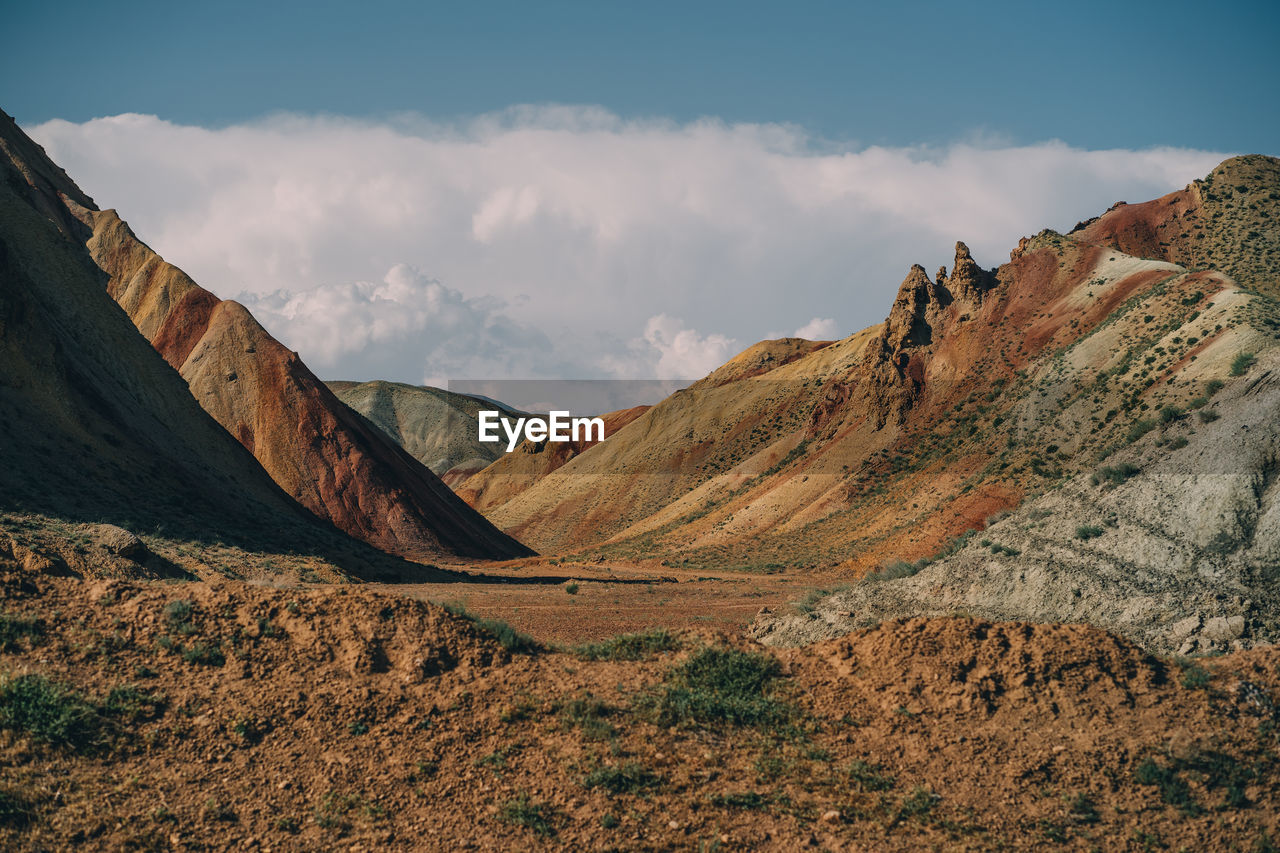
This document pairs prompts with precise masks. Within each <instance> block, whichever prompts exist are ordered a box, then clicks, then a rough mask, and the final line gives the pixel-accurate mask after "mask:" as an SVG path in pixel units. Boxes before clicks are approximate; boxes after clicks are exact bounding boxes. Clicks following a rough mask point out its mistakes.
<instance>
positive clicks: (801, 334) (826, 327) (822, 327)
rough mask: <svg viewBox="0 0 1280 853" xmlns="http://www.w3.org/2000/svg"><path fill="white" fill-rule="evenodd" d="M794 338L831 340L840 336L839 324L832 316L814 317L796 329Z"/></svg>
mask: <svg viewBox="0 0 1280 853" xmlns="http://www.w3.org/2000/svg"><path fill="white" fill-rule="evenodd" d="M792 337H794V338H807V339H808V340H811V341H829V340H832V339H833V338H837V337H839V326H837V325H836V321H835V320H833V319H832V318H830V317H814V318H813V319H812V320H810V321H809V322H807V323H805V324H804V325H803V326H801V327H800V328H798V329H796V331H795V334H793V335H792Z"/></svg>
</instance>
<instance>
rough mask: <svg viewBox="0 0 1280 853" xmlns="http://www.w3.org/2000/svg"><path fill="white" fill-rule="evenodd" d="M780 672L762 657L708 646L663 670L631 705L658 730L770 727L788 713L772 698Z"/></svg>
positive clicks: (775, 663) (775, 664) (788, 709)
mask: <svg viewBox="0 0 1280 853" xmlns="http://www.w3.org/2000/svg"><path fill="white" fill-rule="evenodd" d="M781 672H782V668H781V667H780V666H779V664H778V661H777V660H775V659H774V658H773V657H771V656H769V655H767V654H760V653H757V652H743V651H738V650H737V649H732V648H723V647H717V646H709V647H707V648H704V649H702V650H701V651H699V652H698V653H697V654H695V655H694V656H693V657H691V658H689V660H687V661H685V662H684V663H683V664H681V665H680V666H678V667H675V668H674V669H672V670H671V671H670V672H668V673H667V676H666V679H665V680H664V683H663V685H662V686H661V688H660V689H659V690H658V691H657V692H656V693H650V694H646V695H645V696H642V697H640V699H638V700H637V704H638V707H639V709H640V710H642V711H647V712H648V713H649V715H650V716H651V717H652V718H653V720H654V721H655V722H656V723H658V724H659V725H663V726H674V725H681V724H692V725H700V726H716V725H729V726H766V725H774V724H778V723H782V722H785V721H786V720H788V719H789V718H790V717H791V716H792V713H793V709H792V708H791V706H790V705H788V704H787V703H785V702H782V701H780V700H779V699H777V698H775V697H774V696H773V695H772V693H773V689H774V682H775V681H776V680H777V679H778V678H779V677H780V676H781Z"/></svg>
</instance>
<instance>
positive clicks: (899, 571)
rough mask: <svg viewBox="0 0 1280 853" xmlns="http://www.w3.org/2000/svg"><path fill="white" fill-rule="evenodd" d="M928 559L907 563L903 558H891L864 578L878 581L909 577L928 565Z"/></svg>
mask: <svg viewBox="0 0 1280 853" xmlns="http://www.w3.org/2000/svg"><path fill="white" fill-rule="evenodd" d="M928 565H929V561H928V560H924V559H921V560H916V561H915V562H914V563H908V562H907V561H905V560H891V561H889V562H888V563H885V564H884V565H883V566H881V567H880V568H879V569H878V570H877V571H874V572H870V573H869V574H868V575H867V576H866V580H867V581H869V582H872V583H875V582H879V581H895V580H900V579H901V578H909V577H911V576H912V575H918V574H919V573H920V572H921V571H922V570H924V569H925V568H926V567H928Z"/></svg>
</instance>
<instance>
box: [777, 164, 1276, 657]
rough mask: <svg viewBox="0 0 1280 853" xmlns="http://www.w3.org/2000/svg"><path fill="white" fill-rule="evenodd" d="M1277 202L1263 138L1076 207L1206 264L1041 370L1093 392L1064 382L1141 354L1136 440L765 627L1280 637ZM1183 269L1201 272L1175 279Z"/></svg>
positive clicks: (1213, 639)
mask: <svg viewBox="0 0 1280 853" xmlns="http://www.w3.org/2000/svg"><path fill="white" fill-rule="evenodd" d="M1277 216H1280V161H1277V160H1275V159H1273V158H1268V157H1259V156H1251V157H1240V158H1234V159H1232V160H1228V161H1226V162H1224V163H1223V164H1221V165H1220V166H1219V167H1218V168H1216V169H1214V170H1213V172H1212V173H1211V174H1210V175H1209V176H1208V177H1207V178H1206V179H1204V180H1202V181H1196V182H1194V183H1193V184H1191V185H1190V186H1188V187H1187V188H1185V189H1183V190H1179V191H1178V192H1175V193H1170V194H1169V195H1167V196H1164V197H1163V198H1160V199H1157V200H1155V201H1151V202H1146V203H1143V204H1135V205H1128V204H1123V203H1121V204H1118V205H1116V206H1114V207H1112V208H1111V210H1109V211H1108V212H1107V213H1105V214H1104V215H1102V216H1101V217H1098V218H1096V219H1094V220H1090V221H1089V222H1086V223H1081V224H1080V225H1079V226H1077V228H1076V229H1075V230H1073V231H1072V232H1071V235H1070V236H1069V238H1067V239H1070V240H1072V241H1073V242H1077V243H1078V244H1079V245H1081V246H1085V247H1090V248H1092V249H1094V250H1102V251H1119V250H1122V249H1123V250H1126V251H1131V252H1140V253H1145V254H1148V255H1152V256H1156V257H1159V258H1161V259H1165V260H1172V261H1177V262H1179V263H1182V264H1186V265H1189V266H1192V267H1198V268H1199V269H1198V270H1197V271H1195V272H1188V273H1180V274H1179V275H1178V276H1177V277H1176V278H1173V279H1169V280H1166V281H1164V282H1161V283H1159V284H1157V285H1156V286H1155V287H1153V288H1150V289H1148V290H1147V291H1145V292H1139V293H1138V294H1135V296H1133V297H1130V298H1129V300H1128V301H1127V302H1126V303H1124V304H1123V305H1122V306H1121V307H1120V308H1118V309H1116V310H1115V311H1113V312H1112V313H1111V314H1110V315H1109V316H1108V325H1107V327H1106V328H1104V329H1100V330H1099V331H1097V332H1096V333H1094V334H1092V335H1086V336H1082V337H1081V338H1080V339H1079V340H1078V341H1076V342H1074V343H1073V344H1072V345H1071V346H1069V347H1067V348H1064V349H1063V350H1061V351H1059V352H1057V353H1055V356H1054V359H1053V360H1052V361H1050V362H1049V363H1048V364H1046V365H1045V367H1044V368H1042V369H1041V371H1039V372H1038V374H1037V375H1039V376H1040V377H1042V381H1041V382H1040V384H1039V387H1040V390H1041V391H1044V392H1046V393H1045V394H1044V395H1043V396H1042V397H1041V400H1040V401H1039V405H1040V407H1042V408H1045V409H1048V410H1049V411H1051V412H1055V413H1056V411H1058V410H1062V409H1065V410H1066V411H1070V410H1071V409H1072V408H1078V405H1077V404H1070V405H1068V406H1066V407H1063V406H1061V405H1060V402H1059V399H1058V398H1059V397H1060V396H1061V394H1062V393H1063V392H1065V393H1066V394H1068V395H1070V394H1072V393H1074V390H1075V389H1080V388H1085V389H1086V391H1092V392H1093V393H1100V390H1101V389H1105V388H1106V387H1107V386H1108V385H1111V384H1114V383H1115V382H1125V381H1126V380H1127V379H1129V377H1131V376H1132V375H1133V373H1134V371H1135V370H1138V367H1139V365H1141V366H1142V370H1138V373H1137V377H1138V378H1140V379H1141V382H1140V383H1138V384H1137V385H1136V386H1134V385H1133V383H1132V380H1129V382H1128V384H1127V385H1126V386H1124V387H1127V388H1128V394H1129V396H1128V397H1127V401H1128V402H1129V409H1130V410H1132V411H1135V412H1136V413H1137V414H1136V418H1137V419H1136V420H1133V421H1130V423H1129V427H1128V431H1127V432H1126V433H1125V435H1124V436H1123V438H1122V440H1121V441H1119V442H1115V443H1105V442H1104V443H1102V444H1101V446H1099V444H1098V443H1097V442H1085V443H1083V444H1082V445H1081V446H1082V447H1083V448H1084V449H1085V450H1087V451H1089V452H1088V455H1087V456H1086V461H1087V462H1088V463H1089V466H1090V468H1091V470H1086V471H1080V472H1078V473H1074V475H1073V476H1069V477H1066V478H1065V479H1063V480H1061V481H1059V482H1058V483H1056V484H1055V485H1054V486H1053V487H1052V488H1051V489H1047V490H1044V493H1043V494H1040V495H1038V496H1035V497H1034V498H1033V499H1031V500H1029V501H1027V502H1026V503H1025V504H1023V505H1022V506H1020V507H1018V508H1017V510H1016V511H1014V512H1013V513H1011V514H1007V517H996V518H992V519H990V520H989V525H988V526H987V527H986V529H985V530H984V531H983V533H982V534H981V535H980V536H971V537H969V538H967V539H966V540H965V541H963V542H957V543H956V544H955V546H954V547H952V548H950V549H948V553H944V554H942V555H941V556H940V558H939V559H937V560H935V561H933V562H932V563H928V562H927V561H926V562H922V563H916V564H913V565H907V564H904V563H899V564H897V565H894V566H892V567H890V569H889V570H888V571H887V572H881V573H879V574H877V575H875V576H873V577H872V579H871V580H872V582H871V583H859V584H855V585H853V586H852V587H850V588H848V589H845V590H842V591H839V592H837V593H835V594H833V595H830V596H828V597H826V598H817V599H815V600H813V601H810V602H809V603H808V605H807V607H806V610H807V611H808V612H806V613H805V614H803V615H794V614H786V613H779V614H765V615H763V616H762V618H760V619H759V620H758V621H757V623H756V625H755V626H754V629H753V634H754V636H756V637H757V638H758V639H761V640H763V641H766V642H770V643H775V644H794V643H803V642H811V641H813V640H816V639H820V638H825V637H835V636H840V635H841V634H843V633H846V632H847V631H848V630H849V628H851V627H852V626H854V625H858V624H866V623H869V622H875V621H878V620H879V619H882V618H893V617H895V616H898V615H902V614H908V613H909V614H913V615H914V614H929V613H952V612H957V611H961V612H965V613H972V614H975V615H982V616H986V617H988V618H1000V617H999V616H997V614H1017V615H1016V618H1025V619H1036V620H1042V621H1055V622H1062V621H1089V622H1092V623H1094V624H1098V625H1103V626H1106V627H1107V628H1109V629H1111V630H1116V631H1119V632H1121V633H1123V634H1125V635H1126V636H1128V637H1131V638H1133V639H1135V640H1138V641H1139V642H1141V643H1142V644H1143V645H1144V646H1146V647H1147V648H1151V649H1154V650H1157V651H1161V652H1164V653H1174V652H1176V653H1179V654H1194V653H1212V652H1221V651H1224V650H1228V649H1232V648H1241V647H1244V646H1248V645H1253V644H1256V643H1268V642H1274V641H1275V639H1276V638H1277V637H1280V594H1278V593H1277V589H1278V588H1277V584H1276V582H1277V580H1280V486H1278V485H1277V479H1278V478H1277V473H1278V472H1280V461H1278V460H1280V431H1278V430H1277V424H1280V347H1278V346H1277V338H1278V337H1280V311H1278V310H1277V303H1276V301H1275V299H1274V296H1275V294H1276V293H1277V292H1278V291H1277V286H1276V285H1277V282H1278V281H1280V254H1278V253H1277V244H1278V243H1280V239H1278V238H1280V228H1277V226H1276V221H1277V220H1276V217H1277ZM1026 248H1027V246H1026V245H1025V244H1024V246H1023V247H1022V249H1024V250H1025V249H1026ZM1179 269H1181V268H1179ZM1215 270H1221V271H1224V272H1225V273H1228V274H1230V275H1231V276H1232V277H1233V278H1227V277H1226V276H1225V275H1224V274H1223V272H1217V271H1215ZM1186 281H1192V282H1195V287H1194V288H1192V289H1187V288H1185V285H1184V286H1183V288H1180V289H1176V290H1175V289H1174V288H1176V287H1177V286H1178V285H1179V284H1180V283H1181V282H1186ZM1171 294H1172V295H1173V296H1175V297H1177V298H1176V301H1173V302H1171V301H1170V296H1171ZM1188 310H1190V314H1186V312H1187V311H1188ZM1181 314H1186V316H1185V317H1181V316H1180V315H1181ZM1139 318H1140V319H1139ZM1142 330H1151V331H1149V332H1147V333H1146V334H1145V335H1144V334H1142ZM1104 355H1105V356H1107V357H1108V360H1107V361H1103V362H1099V360H1098V359H1099V356H1104ZM1089 367H1092V368H1094V369H1093V370H1088V369H1086V368H1089ZM1090 377H1092V383H1091V384H1089V383H1088V380H1089V378H1090ZM1188 394H1191V395H1194V396H1192V397H1191V398H1190V399H1187V395H1188ZM1122 408H1123V406H1122ZM1117 414H1118V413H1117ZM1075 422H1076V423H1077V424H1080V425H1081V426H1084V424H1083V423H1082V422H1081V421H1080V420H1079V419H1077V420H1076V421H1075ZM1092 429H1096V426H1095V427H1093V428H1092ZM1049 449H1050V448H1048V447H1046V448H1045V451H1048V450H1049ZM1053 449H1054V450H1057V449H1058V448H1053ZM1044 455H1045V456H1047V453H1046V454H1044ZM1043 464H1046V463H1044V462H1042V465H1043ZM1049 464H1054V463H1049ZM877 581H880V582H877Z"/></svg>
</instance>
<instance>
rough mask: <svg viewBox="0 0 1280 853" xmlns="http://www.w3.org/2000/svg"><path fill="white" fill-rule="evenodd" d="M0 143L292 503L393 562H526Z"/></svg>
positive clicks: (235, 313)
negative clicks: (445, 557)
mask: <svg viewBox="0 0 1280 853" xmlns="http://www.w3.org/2000/svg"><path fill="white" fill-rule="evenodd" d="M0 115H2V114H0ZM0 139H3V140H4V143H5V151H6V153H8V155H9V160H10V161H11V164H12V167H13V169H15V170H16V174H20V175H21V176H22V179H23V181H24V183H25V184H26V185H27V187H28V188H29V189H28V194H29V195H31V196H33V197H34V198H33V201H32V202H31V203H32V204H33V205H35V206H36V207H37V208H38V209H39V210H41V211H42V212H43V213H45V214H46V215H47V216H49V217H51V218H52V219H54V221H56V222H58V223H60V224H61V225H62V227H63V228H64V230H65V232H66V233H68V234H70V233H74V234H76V236H77V238H78V239H83V240H85V241H86V244H87V246H88V249H89V253H90V255H91V257H92V259H93V262H94V263H95V264H96V265H97V266H98V267H99V268H100V269H101V270H102V271H103V272H104V273H106V280H105V281H104V282H103V283H104V285H105V287H106V290H107V292H108V293H109V294H110V295H111V297H113V298H114V299H115V300H116V302H118V303H119V304H120V306H121V307H122V308H124V310H125V312H126V313H127V314H128V315H129V317H130V318H131V319H132V320H133V322H134V324H135V325H136V326H137V328H138V330H139V331H141V332H142V334H143V335H144V336H145V337H146V338H147V339H148V340H149V341H151V343H152V345H153V346H154V347H155V348H156V350H157V351H158V352H159V353H160V354H161V355H162V356H163V357H164V359H165V360H166V361H168V362H169V364H170V365H171V366H173V368H175V369H176V370H177V371H178V372H179V373H180V374H181V375H182V377H183V378H184V379H185V380H186V381H187V383H188V385H189V386H190V389H191V393H192V394H193V395H194V396H195V398H196V399H197V400H198V401H199V403H200V405H201V406H203V407H204V409H205V410H206V411H208V412H209V413H210V414H211V415H213V417H214V418H215V419H216V420H217V421H218V422H219V423H220V424H222V426H223V427H224V428H225V429H226V430H227V431H228V432H230V433H231V434H232V435H233V436H235V438H236V439H238V440H239V441H240V443H241V444H242V445H244V446H245V447H246V448H247V449H248V450H249V451H250V452H252V453H253V454H254V456H255V457H257V459H258V461H259V462H260V463H261V464H262V467H263V468H265V469H266V471H267V473H269V474H270V475H271V477H272V478H273V479H274V480H275V481H276V482H277V483H278V484H279V485H280V486H281V487H282V488H283V489H284V490H285V492H286V493H288V494H289V495H290V496H291V497H293V498H294V499H295V500H297V501H298V502H299V503H300V504H302V505H303V506H304V507H306V508H307V509H309V510H310V511H311V512H313V513H315V514H316V515H317V516H319V517H320V518H322V519H325V520H326V521H330V522H332V523H333V524H334V525H335V526H337V527H338V528H339V529H341V530H344V531H346V532H347V533H350V534H351V535H353V536H355V537H357V538H359V539H362V540H364V541H365V542H368V543H369V544H371V545H374V546H376V547H378V548H381V549H383V550H385V551H388V552H390V553H394V554H398V555H401V556H406V557H411V558H433V557H438V556H440V555H442V554H455V555H459V556H464V557H474V558H509V557H516V556H522V555H526V554H528V553H530V552H529V550H528V549H527V548H525V547H524V546H522V545H521V544H520V543H519V542H516V541H515V540H514V539H512V538H511V537H510V536H507V535H505V534H503V533H502V532H501V531H499V530H497V529H496V528H494V527H493V525H491V524H490V523H489V522H488V521H486V520H485V519H484V518H483V516H481V515H480V514H479V513H477V512H475V511H474V510H472V509H471V508H470V507H468V506H467V505H466V504H465V503H463V502H462V501H461V500H459V499H458V498H456V497H455V496H454V495H453V493H452V492H451V491H450V490H449V489H448V488H447V487H446V486H445V485H444V484H443V483H441V482H440V480H439V478H438V477H436V476H435V475H434V474H432V473H431V472H430V471H429V470H427V469H426V468H425V467H424V466H423V465H421V464H420V463H419V462H418V461H417V460H415V459H414V458H413V457H412V456H410V455H409V454H408V453H406V452H405V451H404V450H402V449H401V448H400V447H399V446H397V445H396V444H395V443H394V442H393V441H391V440H389V439H388V438H387V437H386V436H385V435H384V434H383V433H382V432H381V431H379V430H378V429H377V428H375V427H373V426H372V425H371V424H369V423H368V422H367V421H366V420H365V419H363V418H361V417H360V416H358V415H356V414H355V413H354V412H352V411H351V409H349V408H348V407H347V406H345V405H343V404H342V403H341V402H340V401H339V400H338V399H337V398H336V397H334V395H333V393H332V392H331V391H329V389H328V388H327V387H325V385H324V384H323V383H322V382H320V380H318V379H317V378H316V377H315V375H314V374H312V373H311V371H310V370H308V369H307V367H306V365H304V364H303V363H302V361H301V360H300V359H299V358H298V355H297V353H294V352H290V351H289V350H287V349H286V348H285V347H284V346H282V345H281V344H280V343H279V342H278V341H276V340H275V339H274V338H272V337H271V336H270V335H269V334H267V332H266V331H265V330H264V329H263V328H262V327H261V326H260V325H259V324H258V323H257V321H256V320H255V319H254V318H253V316H252V315H251V314H250V313H249V312H248V311H247V310H246V309H245V308H244V307H243V306H241V305H239V304H237V303H235V302H230V301H223V300H220V299H218V298H217V297H216V296H214V295H213V294H211V293H209V292H208V291H207V290H204V289H203V288H201V287H200V286H199V285H197V284H196V283H195V282H194V281H192V280H191V279H190V278H189V277H188V276H187V275H186V274H184V273H183V272H182V271H181V270H179V269H178V268H177V267H175V266H173V265H171V264H169V263H166V262H165V261H164V260H163V259H162V258H161V257H160V256H158V255H157V254H156V253H155V252H153V251H152V250H151V249H150V248H149V247H148V246H147V245H146V244H144V243H143V242H142V241H140V240H139V239H138V238H137V237H136V236H135V235H134V234H133V232H132V231H131V230H130V229H129V227H128V225H126V224H125V223H124V222H123V221H122V220H121V219H120V218H119V217H118V216H117V215H116V213H115V211H112V210H105V211H103V210H98V209H97V207H96V206H95V205H94V203H93V201H92V200H91V199H89V198H88V197H87V196H85V195H84V194H83V193H82V192H80V190H79V189H78V188H76V187H75V185H74V184H73V183H72V182H71V181H70V179H69V178H67V176H66V175H65V173H63V172H62V170H61V169H59V168H58V167H57V166H55V165H54V164H53V163H52V162H51V161H49V159H48V158H47V157H46V156H45V153H44V151H43V150H42V149H40V147H39V146H37V145H35V144H34V143H33V142H31V140H30V139H28V138H27V137H26V135H25V134H23V133H22V131H21V130H20V129H19V128H18V127H17V125H16V124H14V122H13V120H12V119H11V118H10V117H9V116H7V115H3V116H2V117H0Z"/></svg>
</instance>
